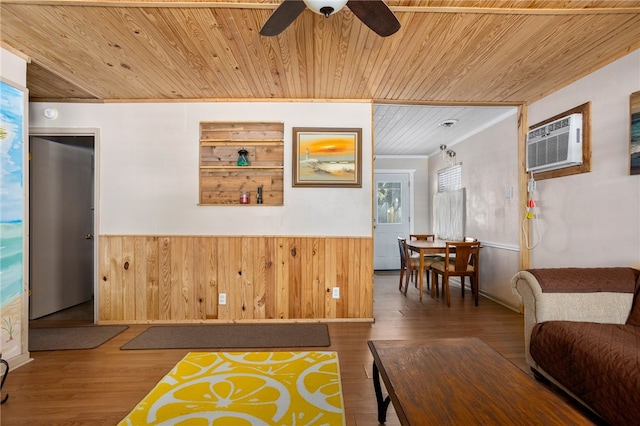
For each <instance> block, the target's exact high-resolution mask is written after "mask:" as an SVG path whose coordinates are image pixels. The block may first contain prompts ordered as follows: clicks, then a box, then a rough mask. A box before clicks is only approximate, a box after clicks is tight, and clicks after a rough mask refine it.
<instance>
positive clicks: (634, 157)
mask: <svg viewBox="0 0 640 426" xmlns="http://www.w3.org/2000/svg"><path fill="white" fill-rule="evenodd" d="M630 157H631V158H630V170H629V172H630V173H631V174H632V175H640V92H635V93H632V94H631V146H630Z"/></svg>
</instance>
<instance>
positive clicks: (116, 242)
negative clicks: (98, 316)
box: [109, 237, 124, 320]
mask: <svg viewBox="0 0 640 426" xmlns="http://www.w3.org/2000/svg"><path fill="white" fill-rule="evenodd" d="M109 253H110V256H111V258H110V262H109V274H110V276H111V285H110V286H109V292H110V293H111V305H110V308H111V309H110V310H109V312H110V313H109V318H111V319H114V320H122V319H124V306H123V303H122V288H123V280H122V271H123V269H122V268H121V265H122V238H121V237H113V238H112V239H111V242H110V244H109Z"/></svg>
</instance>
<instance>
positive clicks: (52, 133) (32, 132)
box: [29, 127, 101, 324]
mask: <svg viewBox="0 0 640 426" xmlns="http://www.w3.org/2000/svg"><path fill="white" fill-rule="evenodd" d="M31 136H37V137H41V138H44V137H47V136H49V137H56V136H93V156H94V165H93V167H94V169H93V244H94V249H93V323H94V324H97V322H98V318H99V312H98V307H99V306H100V301H99V294H100V293H99V291H98V283H99V282H100V281H99V280H98V274H99V271H98V258H99V253H98V251H99V250H98V249H99V247H100V234H99V232H98V230H99V229H100V163H101V162H100V151H101V150H100V129H99V128H97V127H87V128H75V127H74V128H68V127H30V128H29V137H31ZM29 149H31V147H29ZM29 303H31V298H29Z"/></svg>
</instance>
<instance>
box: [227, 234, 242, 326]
mask: <svg viewBox="0 0 640 426" xmlns="http://www.w3.org/2000/svg"><path fill="white" fill-rule="evenodd" d="M229 249H230V250H229V255H230V257H229V265H230V270H229V278H230V280H229V286H230V288H229V292H228V293H227V304H229V315H230V318H231V319H240V318H243V310H242V307H243V302H244V300H243V281H244V278H243V277H242V238H241V237H230V238H229Z"/></svg>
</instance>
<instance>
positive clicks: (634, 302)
mask: <svg viewBox="0 0 640 426" xmlns="http://www.w3.org/2000/svg"><path fill="white" fill-rule="evenodd" d="M639 277H640V271H638V270H636V269H633V268H555V269H529V270H523V271H519V272H518V273H516V274H515V276H514V277H513V279H512V280H511V285H512V288H513V290H514V294H515V295H516V296H517V297H518V298H519V299H520V301H521V303H522V305H523V308H524V329H525V335H524V338H525V356H526V360H527V364H528V365H529V366H531V369H532V370H533V371H534V373H535V374H536V376H537V377H539V378H540V377H544V378H546V379H548V380H550V381H551V382H552V383H554V384H555V385H557V386H558V387H559V388H561V389H563V390H564V391H565V392H567V393H568V394H569V395H571V396H572V397H573V398H575V399H576V400H578V401H580V402H581V403H582V404H584V405H585V406H587V407H588V408H589V409H591V410H592V411H593V412H595V413H596V414H597V415H598V416H600V417H601V418H602V419H603V420H604V421H606V422H607V423H609V424H612V425H626V424H640V291H639V288H638V287H639V286H640V278H639Z"/></svg>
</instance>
